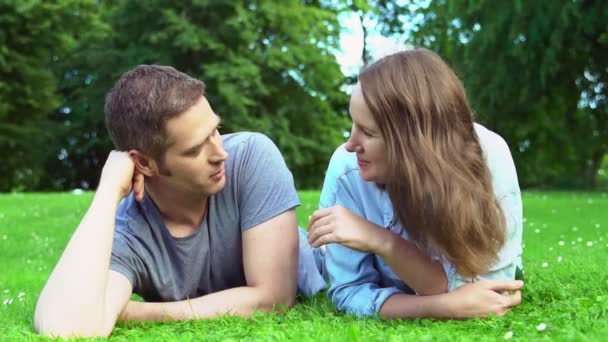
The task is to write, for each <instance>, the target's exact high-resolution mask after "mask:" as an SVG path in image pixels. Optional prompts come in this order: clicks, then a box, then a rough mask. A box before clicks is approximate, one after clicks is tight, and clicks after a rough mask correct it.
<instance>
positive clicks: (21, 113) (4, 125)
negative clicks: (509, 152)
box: [0, 0, 97, 190]
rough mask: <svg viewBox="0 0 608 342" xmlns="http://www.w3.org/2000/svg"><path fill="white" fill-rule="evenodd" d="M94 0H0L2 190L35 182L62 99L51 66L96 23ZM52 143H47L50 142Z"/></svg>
mask: <svg viewBox="0 0 608 342" xmlns="http://www.w3.org/2000/svg"><path fill="white" fill-rule="evenodd" d="M93 4H94V1H92V0H62V1H37V0H19V1H17V0H3V1H0V27H1V29H0V150H2V151H3V157H2V163H0V175H2V176H1V177H0V190H23V189H26V188H32V187H36V186H37V185H38V183H39V181H40V178H41V177H43V174H44V171H43V170H41V164H42V163H41V162H42V161H43V160H44V159H45V157H46V155H47V153H48V150H47V149H46V148H44V146H43V144H47V143H49V142H50V140H52V139H53V131H54V130H55V129H56V126H55V125H53V124H52V123H51V122H49V121H48V120H46V115H47V114H48V113H49V112H51V111H53V110H55V108H57V106H58V105H59V104H60V102H61V97H60V96H59V94H58V92H57V86H58V80H57V77H56V76H55V75H54V74H53V72H52V70H51V69H50V68H49V66H50V65H51V64H52V63H53V61H54V60H56V59H57V58H58V56H62V55H66V54H69V53H70V51H72V49H73V48H74V46H75V45H76V41H77V40H78V36H79V35H80V33H81V31H87V30H92V29H94V28H95V25H96V24H97V23H96V21H95V18H94V15H92V13H93V10H94V7H93ZM47 146H48V145H47Z"/></svg>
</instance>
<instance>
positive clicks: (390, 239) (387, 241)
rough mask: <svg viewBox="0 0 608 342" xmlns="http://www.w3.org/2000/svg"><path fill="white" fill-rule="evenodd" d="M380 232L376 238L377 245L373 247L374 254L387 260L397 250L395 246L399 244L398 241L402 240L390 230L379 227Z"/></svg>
mask: <svg viewBox="0 0 608 342" xmlns="http://www.w3.org/2000/svg"><path fill="white" fill-rule="evenodd" d="M377 228H378V231H377V234H374V236H375V239H374V240H375V244H374V247H373V251H374V254H376V255H378V256H380V257H381V258H383V259H385V258H386V257H387V256H389V255H391V254H392V253H393V250H394V248H395V244H396V242H397V240H396V239H398V238H400V237H399V236H398V235H397V234H395V233H393V232H392V231H390V230H389V229H384V228H382V227H380V226H377Z"/></svg>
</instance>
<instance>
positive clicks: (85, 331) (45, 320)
mask: <svg viewBox="0 0 608 342" xmlns="http://www.w3.org/2000/svg"><path fill="white" fill-rule="evenodd" d="M59 317H61V318H59ZM34 332H35V333H36V334H39V335H42V336H46V337H50V338H92V337H93V338H94V337H108V336H110V334H111V333H112V329H107V328H103V327H101V325H96V324H82V323H81V322H77V320H71V319H69V318H66V316H63V315H61V314H55V315H52V316H51V315H50V314H49V313H41V312H40V311H39V310H38V308H37V309H36V312H35V313H34Z"/></svg>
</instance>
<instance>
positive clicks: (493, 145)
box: [474, 123, 511, 155]
mask: <svg viewBox="0 0 608 342" xmlns="http://www.w3.org/2000/svg"><path fill="white" fill-rule="evenodd" d="M474 127H475V132H476V133H477V137H478V138H479V144H480V145H481V148H482V149H483V150H484V152H485V153H486V154H487V155H493V154H496V153H505V152H507V153H509V155H510V154H511V153H510V152H509V146H508V145H507V142H506V141H505V139H503V137H501V136H500V135H498V133H496V132H494V131H491V130H489V129H487V128H486V127H485V126H483V125H481V124H478V123H475V124H474Z"/></svg>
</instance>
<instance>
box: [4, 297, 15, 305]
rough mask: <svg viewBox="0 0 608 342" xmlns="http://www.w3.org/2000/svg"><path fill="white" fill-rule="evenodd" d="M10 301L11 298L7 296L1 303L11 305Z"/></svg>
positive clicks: (11, 301)
mask: <svg viewBox="0 0 608 342" xmlns="http://www.w3.org/2000/svg"><path fill="white" fill-rule="evenodd" d="M12 303H13V298H8V299H5V300H4V302H3V303H2V304H4V305H11V304H12Z"/></svg>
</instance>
